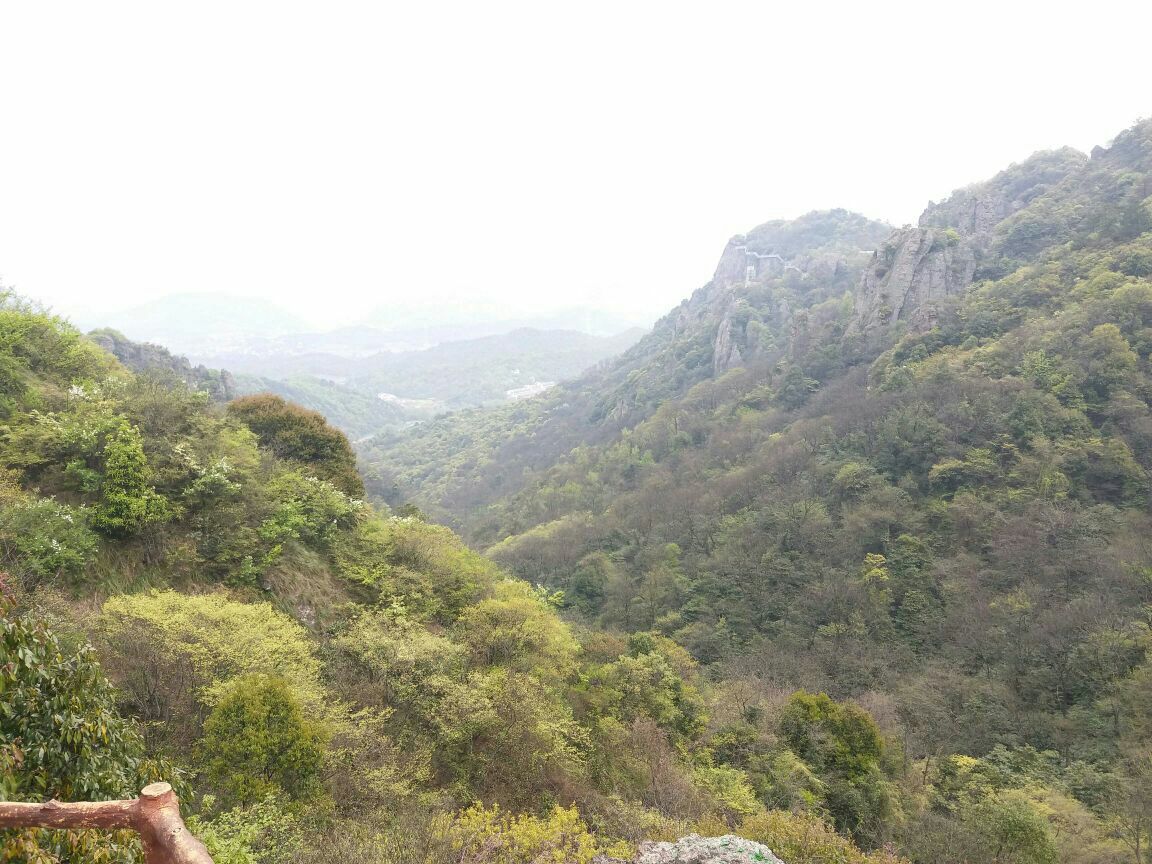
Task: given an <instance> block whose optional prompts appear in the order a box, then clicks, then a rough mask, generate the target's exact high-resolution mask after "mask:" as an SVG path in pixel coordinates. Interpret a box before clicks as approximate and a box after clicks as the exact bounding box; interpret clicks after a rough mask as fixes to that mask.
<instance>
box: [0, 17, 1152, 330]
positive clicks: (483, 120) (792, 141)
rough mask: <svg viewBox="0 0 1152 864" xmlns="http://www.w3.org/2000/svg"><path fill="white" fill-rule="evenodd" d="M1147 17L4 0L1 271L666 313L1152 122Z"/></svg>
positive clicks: (108, 285) (129, 286) (25, 286)
mask: <svg viewBox="0 0 1152 864" xmlns="http://www.w3.org/2000/svg"><path fill="white" fill-rule="evenodd" d="M1149 32H1152V4H1149V3H1143V2H1135V0H1128V2H1110V0H1096V2H1092V3H1087V4H1085V3H1077V4H1074V5H1073V4H1062V3H1060V2H1052V0H1048V2H1043V3H1041V2H1012V0H999V2H994V3H986V2H964V3H924V2H916V3H884V2H872V3H860V2H852V3H831V2H813V0H807V2H769V0H762V2H747V3H725V2H715V0H711V2H696V3H691V4H687V3H683V4H682V3H676V2H668V0H665V2H659V3H656V2H652V3H647V2H645V3H641V2H626V0H615V2H606V3H599V2H590V0H584V2H578V3H576V2H570V3H564V4H560V3H555V2H542V0H535V2H525V3H506V2H499V0H486V2H475V0H473V2H461V3H440V2H416V0H411V2H404V3H395V2H365V3H345V2H336V0H325V2H313V3H293V2H285V0H276V2H242V0H228V2H210V0H199V2H196V3H179V4H177V3H167V2H157V0H147V2H139V3H122V2H115V0H102V2H99V3H94V2H90V0H83V2H74V3H66V2H52V3H44V2H24V0H0V281H3V282H4V283H5V284H7V285H10V286H14V287H16V288H17V290H19V291H21V292H22V293H24V294H27V295H30V296H34V297H38V298H41V299H45V300H47V301H49V302H51V303H52V304H54V305H55V306H56V307H57V308H58V309H59V310H60V311H63V312H67V311H68V310H70V309H76V308H80V307H90V306H96V305H101V304H106V305H108V306H122V305H125V304H130V303H135V302H139V301H142V300H146V299H149V298H154V297H158V296H161V295H163V294H167V293H174V292H184V291H224V292H229V293H234V294H243V295H256V296H266V297H278V298H279V299H280V301H281V302H282V303H283V305H284V306H286V307H287V308H289V309H291V310H293V311H295V312H297V313H301V314H304V315H305V316H306V317H308V318H310V319H311V320H312V321H314V322H315V323H316V324H317V325H318V326H327V325H330V324H335V323H339V322H341V321H342V320H345V319H353V318H355V317H356V316H357V315H358V314H360V313H362V312H363V311H365V310H367V309H369V308H371V307H375V306H387V304H388V303H389V301H390V300H392V299H398V298H404V299H405V300H406V301H408V302H411V301H412V300H413V299H416V300H433V301H437V302H446V301H449V300H450V299H451V298H453V297H461V296H469V297H483V298H494V299H497V300H500V301H503V302H507V303H509V305H511V306H519V307H523V308H525V309H528V310H539V309H546V308H549V307H556V306H562V305H567V304H569V303H575V302H586V301H588V300H589V299H591V300H593V301H595V302H598V303H599V304H601V305H603V306H607V307H609V308H612V309H614V310H617V311H625V312H632V313H633V314H640V315H643V316H644V317H649V316H653V315H654V314H655V313H657V312H660V311H662V310H664V309H666V308H667V307H670V306H672V305H673V304H674V303H676V302H678V301H679V300H680V299H681V298H682V297H684V296H686V295H687V294H688V293H689V292H690V291H691V290H692V289H694V288H696V287H698V286H699V285H700V284H702V283H704V282H705V281H707V279H708V278H709V276H710V275H711V271H712V268H713V266H714V263H715V260H716V258H717V257H718V255H719V253H720V251H721V249H722V247H723V245H724V242H725V241H726V240H727V238H728V237H729V236H730V235H731V234H734V233H737V232H741V231H744V230H746V229H748V228H750V227H752V226H753V225H755V224H757V223H759V222H762V221H765V220H767V219H770V218H778V217H790V216H796V215H799V214H800V213H803V212H805V211H807V210H810V209H814V208H823V207H833V206H843V207H849V208H852V209H856V210H860V211H862V212H864V213H866V214H868V215H871V216H874V217H877V218H883V219H888V220H890V221H893V222H896V223H904V222H909V221H913V220H914V219H915V218H916V216H917V215H918V214H919V212H920V210H921V209H922V207H923V206H924V204H925V203H926V200H927V199H928V198H937V199H938V198H941V197H943V196H945V195H946V194H947V193H948V192H949V191H950V190H952V189H953V188H955V187H957V186H961V185H964V184H966V183H969V182H972V181H975V180H979V179H983V178H984V177H986V176H988V175H990V174H992V173H994V172H995V171H997V170H998V169H1000V168H1002V167H1004V166H1005V165H1007V164H1008V163H1009V162H1012V161H1014V160H1019V159H1021V158H1024V157H1026V156H1028V155H1029V153H1031V152H1032V151H1034V150H1037V149H1042V148H1047V147H1054V146H1059V145H1062V144H1071V145H1073V146H1076V147H1079V148H1082V149H1087V148H1090V147H1091V146H1092V145H1093V144H1096V143H1104V142H1105V141H1106V140H1107V139H1108V138H1110V137H1111V136H1112V135H1114V134H1115V133H1116V132H1118V131H1119V130H1120V129H1122V128H1124V127H1125V126H1127V125H1129V124H1131V123H1132V122H1133V121H1135V120H1136V119H1138V118H1139V117H1141V116H1147V115H1149V114H1152V86H1150V85H1152V67H1150V66H1149V53H1148V52H1149V45H1148V34H1149Z"/></svg>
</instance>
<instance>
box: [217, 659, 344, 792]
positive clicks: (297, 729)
mask: <svg viewBox="0 0 1152 864" xmlns="http://www.w3.org/2000/svg"><path fill="white" fill-rule="evenodd" d="M325 737H326V736H325V733H324V731H323V730H322V728H321V727H320V726H319V725H318V724H317V723H316V722H315V721H312V720H309V719H307V718H306V717H305V716H304V711H303V708H302V706H301V705H300V702H299V701H298V700H297V698H296V696H295V695H294V694H293V692H292V688H291V686H290V685H289V683H288V682H287V681H286V680H285V679H283V678H280V677H275V676H263V675H246V676H244V677H241V678H237V679H235V680H234V681H233V682H232V683H231V684H230V686H229V687H228V690H227V691H226V692H225V693H224V695H223V696H222V697H221V698H220V701H219V702H218V703H217V704H216V707H215V708H213V709H212V713H211V714H209V715H208V719H207V720H205V721H204V737H203V739H202V740H201V742H200V749H201V757H200V758H201V760H202V762H203V763H204V775H205V780H206V782H207V784H208V786H209V788H211V789H213V790H215V791H216V794H217V795H218V796H219V798H220V800H221V802H222V803H223V804H224V805H225V806H238V807H246V806H250V805H253V804H255V803H257V802H258V801H261V800H263V799H265V798H267V797H269V796H275V795H282V796H286V797H292V798H301V799H307V798H311V797H314V796H315V795H316V794H317V792H318V791H319V774H320V768H321V763H322V761H323V758H324V748H325V743H326V742H325Z"/></svg>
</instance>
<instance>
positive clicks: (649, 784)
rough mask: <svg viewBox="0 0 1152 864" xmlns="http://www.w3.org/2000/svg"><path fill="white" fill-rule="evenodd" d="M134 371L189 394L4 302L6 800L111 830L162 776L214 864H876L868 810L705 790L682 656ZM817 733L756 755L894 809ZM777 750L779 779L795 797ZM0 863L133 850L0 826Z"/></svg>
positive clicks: (830, 737) (149, 350) (340, 450)
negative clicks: (720, 836) (709, 859)
mask: <svg viewBox="0 0 1152 864" xmlns="http://www.w3.org/2000/svg"><path fill="white" fill-rule="evenodd" d="M109 342H111V344H112V345H113V346H114V347H116V348H117V350H119V351H120V352H121V353H123V354H124V355H125V356H126V357H128V358H129V359H130V360H136V359H140V358H145V359H147V360H148V361H149V362H148V363H147V364H145V365H144V372H143V373H141V374H137V373H134V372H133V371H131V370H130V369H128V368H126V366H125V365H124V364H123V363H121V362H120V361H118V360H117V359H116V357H114V356H113V355H111V354H109V353H108V352H107V351H105V350H104V349H103V348H102V347H101V345H103V344H108V343H109ZM157 365H160V366H164V367H165V369H166V370H167V371H169V372H175V371H180V370H183V369H184V366H183V364H182V363H181V362H179V361H177V362H175V363H172V362H171V355H168V354H166V353H165V352H163V351H162V349H157V348H155V347H154V346H132V345H129V344H128V343H126V342H125V340H123V339H121V338H119V337H118V336H117V335H115V334H109V333H103V334H96V336H95V337H94V338H88V337H85V336H83V335H82V334H81V333H79V332H78V331H77V330H75V329H74V328H72V327H71V326H69V325H68V324H67V323H65V322H64V321H62V320H60V319H58V318H55V317H53V316H51V315H50V314H48V313H46V312H44V311H43V310H42V309H40V308H38V307H36V306H35V305H34V304H31V303H28V302H26V301H23V300H21V299H20V298H18V297H15V296H13V295H12V294H10V293H7V292H5V293H2V294H0V385H2V386H0V458H2V459H3V465H4V471H3V472H2V474H0V553H2V555H3V561H4V571H3V572H2V573H0V661H2V662H0V692H2V693H3V700H2V701H0V790H3V797H4V798H5V799H16V800H27V801H40V800H43V799H45V798H49V799H56V800H61V799H62V800H65V801H70V800H75V799H82V800H87V801H102V800H107V799H123V798H130V797H133V796H135V795H136V794H137V793H138V790H139V789H140V788H141V787H142V786H143V785H144V784H146V783H150V782H152V781H154V780H156V779H157V778H158V777H164V778H167V779H169V780H171V781H173V782H174V783H175V784H176V785H177V786H178V788H179V790H180V799H181V805H182V808H183V810H184V815H185V818H187V820H188V827H189V828H190V830H191V831H192V832H193V833H194V834H195V835H198V836H199V837H200V838H201V839H202V840H203V842H204V843H205V845H206V846H207V848H208V849H209V850H210V852H211V854H212V855H213V856H214V858H215V860H217V861H229V862H237V864H257V862H261V861H264V862H283V864H289V862H299V864H310V862H311V864H321V862H328V861H332V860H334V858H333V857H332V856H333V854H338V855H340V856H341V857H345V858H347V859H349V860H372V861H380V862H385V864H407V862H414V861H420V862H424V864H448V862H460V861H472V862H476V864H481V862H483V864H496V862H499V861H504V862H510V864H528V862H532V861H545V860H550V861H564V862H573V864H591V862H592V861H593V859H594V858H598V859H599V860H604V859H603V858H599V856H601V855H602V854H604V855H608V856H611V857H613V858H630V857H632V852H633V851H634V849H635V846H636V844H637V843H638V842H639V841H641V840H643V839H646V838H649V837H664V836H679V835H680V834H684V833H688V832H689V831H691V830H693V829H695V828H697V827H699V828H700V829H701V830H708V829H709V828H717V827H719V826H727V825H733V826H736V827H737V828H738V830H739V831H740V832H741V833H742V834H744V835H745V836H747V837H749V838H751V839H753V840H755V841H757V842H762V843H771V844H772V847H773V848H776V849H780V850H781V851H782V853H783V854H787V855H788V856H789V860H790V861H791V862H794V864H817V862H820V861H824V860H828V858H834V860H837V861H844V862H846V864H903V859H900V858H899V857H898V856H896V855H894V854H893V853H891V852H889V851H886V850H880V851H876V852H866V851H863V850H862V849H861V848H860V846H861V845H866V846H869V847H876V846H879V844H880V843H881V842H883V841H884V839H885V838H886V836H887V835H888V833H889V831H890V829H889V827H888V826H886V825H885V824H884V823H883V822H882V820H881V819H880V818H879V816H880V813H879V811H877V810H876V808H868V807H866V806H863V805H859V804H851V803H849V804H845V805H844V806H839V805H837V808H836V812H837V813H839V814H841V815H840V816H839V817H838V818H839V823H838V827H839V830H840V831H842V832H844V833H837V830H836V828H834V827H833V825H832V823H831V822H830V821H827V820H826V818H825V816H823V815H822V814H821V813H818V812H816V811H815V810H814V809H813V810H811V811H806V810H804V809H802V808H801V804H802V802H803V801H805V800H810V801H811V802H812V803H813V805H814V806H815V804H816V803H817V802H819V806H823V802H824V800H825V796H823V795H821V796H819V797H814V798H811V799H806V798H803V797H802V795H801V793H800V792H799V791H797V792H796V794H795V795H793V796H792V798H794V799H795V801H794V802H793V801H792V799H791V798H787V797H786V796H788V795H790V794H791V793H789V792H788V788H787V786H786V785H784V784H778V787H779V788H777V787H776V786H773V787H772V790H773V791H771V793H770V790H769V789H768V787H765V790H764V793H763V795H762V794H761V793H759V792H757V791H756V789H755V788H754V787H753V785H752V781H751V779H750V776H749V775H747V774H745V773H744V772H743V771H741V770H739V769H737V768H733V767H730V766H729V765H727V764H726V762H725V761H724V760H728V759H730V757H729V756H727V755H724V754H726V753H727V752H728V750H729V745H727V744H726V743H725V741H726V739H725V738H723V737H720V738H716V739H715V740H713V739H714V732H715V729H720V728H724V726H725V725H727V724H729V722H730V721H731V720H732V719H733V717H732V715H731V710H730V706H729V704H728V703H729V700H728V697H727V694H726V693H725V692H724V691H723V690H722V689H721V688H719V687H715V686H714V685H713V684H712V683H711V682H710V681H709V680H708V679H707V678H706V677H705V675H704V674H703V673H702V671H701V670H700V669H699V667H698V664H697V663H696V662H695V661H693V660H692V658H691V657H689V656H688V654H687V653H686V652H685V651H684V649H683V648H682V647H680V646H678V645H676V644H675V643H674V642H672V641H671V640H669V639H667V638H665V637H663V636H660V635H659V634H657V633H637V634H631V635H629V634H623V633H609V632H593V631H589V630H585V629H583V628H576V627H574V626H573V625H572V624H570V623H568V622H566V621H565V620H563V618H562V617H561V615H560V612H559V608H558V607H559V606H560V605H561V603H562V598H561V597H560V596H559V595H555V594H551V593H549V592H546V591H543V590H541V589H539V588H536V587H533V586H530V585H529V584H527V583H524V582H521V581H519V580H516V579H513V578H510V577H509V576H508V575H507V574H506V573H504V572H502V571H501V570H500V569H499V568H498V567H497V566H496V565H494V564H493V563H492V562H491V561H489V560H487V559H485V558H484V557H482V556H481V555H479V554H478V553H476V552H474V551H471V550H469V549H468V548H467V547H466V546H464V544H463V543H462V542H461V541H460V540H459V538H457V537H456V536H454V535H453V534H452V533H451V532H450V531H448V530H447V529H445V528H442V527H440V526H436V525H432V524H430V523H428V522H426V521H424V520H423V519H421V518H420V517H419V515H418V514H416V513H413V512H411V511H408V512H403V513H394V512H390V511H387V510H384V511H381V510H377V509H376V508H374V507H372V506H371V505H369V504H367V503H365V502H364V501H363V500H362V497H361V495H362V483H361V479H360V477H359V476H358V475H357V473H356V471H355V465H354V458H353V452H352V449H351V447H350V445H349V443H348V441H347V440H346V439H345V437H344V436H343V435H342V434H341V433H340V432H339V431H338V430H336V429H334V428H333V427H331V426H330V425H329V424H327V423H326V422H325V420H324V418H323V417H321V416H320V415H319V414H317V413H315V412H313V411H309V410H307V409H304V408H301V407H299V406H296V405H293V404H291V403H289V402H287V401H285V400H283V399H281V398H279V397H277V396H274V395H269V394H264V395H258V396H250V397H242V398H239V399H236V400H233V401H232V402H230V403H228V405H227V406H224V405H221V404H219V403H216V402H213V401H211V400H209V399H205V398H203V396H202V394H201V393H199V392H197V391H195V390H193V389H192V387H191V386H190V384H189V383H187V382H185V381H183V380H181V379H180V377H179V376H178V375H176V374H169V375H156V374H154V372H155V371H156V368H157ZM169 366H171V367H173V368H168V367H169ZM764 704H765V705H768V702H767V701H765V702H764ZM814 707H815V708H816V714H815V715H814V716H813V717H812V718H811V719H810V720H805V719H804V714H805V712H808V711H809V705H808V697H807V696H806V695H804V694H797V695H796V697H795V698H794V699H792V700H791V701H790V702H788V703H787V704H786V705H784V706H777V709H778V710H774V711H773V712H772V713H771V715H769V714H768V713H766V714H765V715H764V716H765V719H764V721H763V722H764V724H765V729H768V728H772V729H776V728H779V729H781V730H784V731H789V732H790V733H791V734H793V736H794V737H795V736H796V735H798V734H800V733H803V734H808V735H809V736H810V737H811V736H817V735H819V736H820V739H821V741H822V742H823V741H825V740H827V741H828V744H827V746H825V745H824V744H823V743H822V744H821V745H820V749H819V753H823V752H824V751H825V750H827V752H828V753H829V754H833V753H838V754H849V755H850V756H851V758H852V759H853V760H854V761H853V765H852V767H850V768H844V767H841V766H837V765H829V766H824V765H823V764H820V765H817V767H816V769H815V770H814V771H813V772H810V776H811V780H812V782H814V783H820V784H825V783H828V784H831V783H834V782H835V783H850V782H853V781H854V780H858V778H859V777H860V776H863V775H864V774H868V775H875V779H876V780H877V781H878V783H879V784H880V787H879V788H880V789H881V791H882V792H883V793H884V794H885V795H887V794H890V793H891V794H894V790H895V781H894V773H893V769H892V766H891V765H890V764H889V763H888V762H883V763H882V762H881V748H882V742H883V738H882V733H881V732H880V729H879V727H878V726H877V725H876V722H875V721H874V720H873V719H872V718H871V717H870V716H869V715H867V714H866V713H865V712H863V711H862V710H860V709H856V708H854V707H852V706H850V705H846V704H842V703H839V702H834V701H831V700H827V698H825V699H823V700H821V701H819V703H818V704H816V705H815V706H814ZM710 717H717V718H718V723H719V724H720V725H719V726H717V727H715V729H714V728H713V727H711V726H710ZM825 727H828V729H825ZM792 748H794V749H795V751H799V750H801V742H800V740H799V738H797V739H796V740H795V741H792V742H791V743H788V742H787V741H785V742H784V743H781V744H780V745H779V746H778V747H777V748H776V751H775V756H776V757H778V758H780V759H783V760H785V761H786V764H788V765H792V766H793V767H796V766H798V765H800V764H801V763H800V761H799V757H797V756H795V755H794V750H793V749H792ZM789 754H792V755H789ZM808 758H809V759H811V760H812V762H813V764H814V765H816V764H817V761H818V754H817V755H814V754H811V753H810V754H809V755H808ZM788 760H791V761H788ZM805 770H807V769H805ZM769 793H770V794H771V796H772V797H771V799H770V800H771V801H772V802H773V805H774V809H773V810H772V811H771V812H770V811H769V809H768V806H767V805H766V803H765V800H764V799H766V798H767V796H768V795H769ZM804 794H808V793H807V791H805V792H804ZM793 803H795V804H796V805H797V808H798V809H796V810H795V811H794V810H793V809H791V807H790V805H791V804H793ZM10 809H11V808H10ZM19 815H20V814H19V813H17V816H19ZM830 818H831V817H828V819H830ZM858 823H859V824H858ZM865 823H866V827H863V826H864V825H865ZM853 825H855V826H856V827H855V828H853ZM853 830H854V831H855V833H856V835H857V836H858V839H857V840H852V839H850V838H849V836H848V834H849V833H852V831H853ZM333 850H337V851H336V852H335V853H334V852H333ZM0 856H2V857H4V858H5V859H8V860H13V861H17V860H19V861H26V860H45V861H47V860H61V861H94V860H95V861H109V862H122V864H130V862H133V861H138V860H140V849H139V845H138V843H137V842H136V841H135V838H134V836H133V835H132V834H131V832H110V831H91V830H78V831H71V830H61V831H40V830H35V829H22V828H19V827H17V828H4V829H2V830H0Z"/></svg>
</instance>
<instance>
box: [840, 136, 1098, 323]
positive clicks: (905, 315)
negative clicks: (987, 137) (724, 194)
mask: <svg viewBox="0 0 1152 864" xmlns="http://www.w3.org/2000/svg"><path fill="white" fill-rule="evenodd" d="M1086 158H1087V157H1086V156H1084V154H1083V153H1078V152H1077V151H1075V150H1071V149H1064V150H1056V151H1051V152H1043V153H1037V154H1035V155H1034V156H1032V157H1031V158H1029V159H1027V160H1026V161H1024V162H1022V163H1021V164H1019V165H1013V166H1012V167H1011V168H1009V169H1008V170H1007V171H1002V172H1000V173H999V174H997V175H996V176H995V177H993V178H992V179H991V180H989V181H988V182H986V183H979V184H976V185H974V186H969V187H967V188H965V189H958V190H957V191H956V192H953V193H952V195H951V196H950V197H949V198H948V199H947V200H946V201H943V202H941V203H939V204H929V205H928V208H927V209H926V210H925V211H924V213H923V214H922V215H921V216H920V223H919V225H918V226H917V227H911V226H910V227H906V228H901V229H899V230H897V231H896V232H894V233H893V234H892V236H891V237H890V238H889V239H888V240H887V242H885V243H884V245H883V246H882V247H881V248H880V249H878V250H876V252H875V253H874V254H873V256H872V261H871V264H870V266H869V267H868V269H866V270H865V271H864V274H863V275H862V276H861V277H860V282H859V284H858V285H857V288H856V294H855V298H856V310H855V313H854V315H853V321H852V324H851V325H850V329H852V330H856V331H860V330H865V329H868V328H870V327H874V326H877V325H883V324H888V323H891V322H894V321H906V322H908V324H909V326H910V327H912V329H914V330H926V329H929V328H931V327H932V325H933V324H934V323H935V320H936V304H938V303H939V301H941V300H943V299H944V298H946V297H951V296H954V295H957V294H961V293H963V292H964V291H965V290H967V288H968V286H969V285H971V284H972V277H973V275H974V274H975V272H976V267H977V264H978V263H979V262H980V260H981V259H982V258H983V257H984V256H985V255H987V254H988V253H989V251H990V250H992V249H994V248H995V246H996V244H997V242H998V239H999V234H998V230H997V229H999V228H1000V227H1001V226H1002V225H1003V224H1004V222H1005V220H1007V219H1010V218H1011V217H1012V216H1013V215H1014V214H1015V213H1018V212H1019V211H1020V210H1022V209H1023V208H1024V207H1026V206H1028V204H1029V203H1031V202H1032V201H1033V200H1035V199H1036V198H1037V197H1038V196H1040V195H1043V194H1044V193H1045V192H1047V191H1049V190H1050V189H1052V188H1053V187H1054V186H1055V185H1057V184H1058V183H1060V182H1061V181H1062V180H1064V178H1066V177H1067V176H1068V175H1069V174H1071V173H1073V172H1074V171H1077V170H1079V169H1080V168H1081V167H1082V166H1083V165H1084V162H1085V160H1086Z"/></svg>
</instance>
